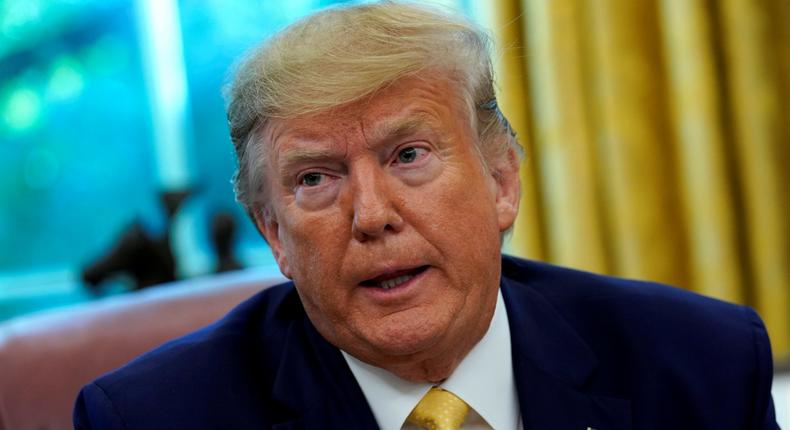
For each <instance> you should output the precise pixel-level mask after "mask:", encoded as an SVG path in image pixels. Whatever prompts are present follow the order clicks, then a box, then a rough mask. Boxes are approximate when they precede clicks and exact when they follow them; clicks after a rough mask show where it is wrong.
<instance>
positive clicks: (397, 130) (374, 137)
mask: <svg viewBox="0 0 790 430" xmlns="http://www.w3.org/2000/svg"><path fill="white" fill-rule="evenodd" d="M437 124H438V121H437V119H436V118H435V117H434V116H433V115H430V114H428V113H426V112H415V113H410V114H408V115H405V116H404V117H403V118H396V119H394V120H392V121H388V122H384V123H380V124H378V125H377V126H375V127H374V128H373V132H372V133H371V135H370V137H369V139H368V140H369V142H371V146H378V145H379V144H381V143H382V142H386V141H388V140H392V139H397V138H399V137H404V136H408V135H410V134H414V133H416V132H418V131H420V130H422V129H425V128H436V126H437ZM342 157H343V154H342V153H340V152H339V151H337V150H336V149H332V148H315V147H308V146H305V147H297V148H293V149H289V150H287V151H283V152H281V158H280V163H279V164H280V171H281V172H288V171H290V170H292V169H294V168H295V167H297V166H300V165H302V164H310V163H313V162H316V161H326V160H337V159H339V158H342Z"/></svg>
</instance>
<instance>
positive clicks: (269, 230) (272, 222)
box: [253, 206, 292, 279]
mask: <svg viewBox="0 0 790 430" xmlns="http://www.w3.org/2000/svg"><path fill="white" fill-rule="evenodd" d="M253 218H254V219H255V227H257V228H258V232H259V233H260V234H261V236H263V238H264V239H265V240H266V243H268V244H269V248H270V249H271V250H272V254H273V255H274V260H275V261H277V265H278V266H279V267H280V272H282V274H283V275H285V277H286V278H288V279H292V278H291V267H290V266H289V264H288V258H287V256H286V255H285V252H284V251H283V244H282V241H281V240H280V224H279V223H278V222H277V218H276V217H275V216H274V212H273V211H272V209H271V208H270V207H269V206H264V207H263V208H261V209H256V210H255V212H254V213H253Z"/></svg>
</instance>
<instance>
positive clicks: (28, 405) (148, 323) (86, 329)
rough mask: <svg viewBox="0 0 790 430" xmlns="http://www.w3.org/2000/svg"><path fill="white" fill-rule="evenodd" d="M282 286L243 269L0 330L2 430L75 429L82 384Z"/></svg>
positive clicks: (269, 273)
mask: <svg viewBox="0 0 790 430" xmlns="http://www.w3.org/2000/svg"><path fill="white" fill-rule="evenodd" d="M283 281H284V279H283V278H282V277H281V276H279V275H274V271H273V270H272V269H248V270H244V271H239V272H232V273H224V274H221V275H214V276H209V277H205V278H200V279H195V280H187V281H179V282H175V283H172V284H167V285H162V286H158V287H153V288H149V289H147V290H143V291H140V292H136V293H130V294H126V295H123V296H116V297H112V298H108V299H103V300H99V301H97V302H93V303H88V304H84V305H79V306H76V307H73V308H66V309H62V310H56V311H52V312H46V313H42V314H38V315H32V316H27V317H21V318H17V319H13V320H10V321H8V322H5V323H3V324H0V430H27V429H31V430H33V429H35V430H40V429H69V428H72V426H71V411H72V407H73V404H74V400H75V399H76V397H77V393H78V391H79V389H80V388H81V387H82V386H83V385H84V384H87V383H88V382H90V381H92V380H93V379H95V378H96V377H98V376H100V375H102V374H103V373H106V372H107V371H109V370H112V369H114V368H116V367H119V366H121V365H123V364H124V363H126V362H128V361H129V360H131V359H132V358H134V357H136V356H137V355H140V354H141V353H143V352H145V351H147V350H149V349H151V348H153V347H155V346H157V345H160V344H162V343H163V342H165V341H167V340H169V339H172V338H174V337H177V336H180V335H182V334H185V333H188V332H190V331H193V330H195V329H197V328H200V327H202V326H205V325H207V324H209V323H211V322H212V321H214V320H216V319H218V318H219V317H221V316H222V315H223V314H225V313H226V312H227V311H228V310H230V309H231V308H232V307H233V306H235V305H236V304H238V303H240V302H241V301H243V300H244V299H246V298H248V297H250V296H252V295H253V294H255V293H256V292H258V291H260V290H262V289H264V288H266V287H268V286H271V285H274V284H278V283H280V282H283Z"/></svg>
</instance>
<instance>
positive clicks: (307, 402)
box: [272, 316, 378, 430]
mask: <svg viewBox="0 0 790 430" xmlns="http://www.w3.org/2000/svg"><path fill="white" fill-rule="evenodd" d="M280 363H281V364H280V368H279V369H278V371H277V374H276V376H275V380H274V385H273V393H272V394H273V396H274V399H275V400H276V401H278V402H280V403H282V404H283V405H284V406H286V407H287V408H288V409H289V410H290V412H291V413H290V414H287V415H286V416H285V419H284V420H282V422H280V423H278V424H277V425H275V426H273V428H274V429H279V430H284V429H298V428H343V429H375V428H377V427H378V426H377V424H376V419H375V418H374V417H373V412H372V411H371V410H370V407H369V406H368V403H367V401H366V400H365V396H364V394H363V393H362V390H361V389H360V388H359V384H357V381H356V379H355V378H354V376H353V374H352V373H351V370H350V369H349V368H348V364H347V363H346V361H345V359H343V356H342V354H341V353H340V351H339V350H338V349H337V348H335V347H334V346H332V345H331V344H329V342H327V341H326V340H325V339H324V338H323V337H322V336H321V335H320V334H319V333H318V332H317V331H316V330H315V328H314V327H313V325H312V324H311V323H310V321H309V320H308V318H307V317H306V316H304V318H303V319H302V320H301V321H295V322H294V323H292V324H291V327H290V329H289V332H288V335H287V336H286V343H285V346H284V349H283V355H282V359H281V361H280Z"/></svg>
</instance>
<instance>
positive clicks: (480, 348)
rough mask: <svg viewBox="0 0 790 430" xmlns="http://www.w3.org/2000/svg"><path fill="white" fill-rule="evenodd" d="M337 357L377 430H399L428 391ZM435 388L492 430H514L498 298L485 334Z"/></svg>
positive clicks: (514, 398) (514, 404) (503, 315)
mask: <svg viewBox="0 0 790 430" xmlns="http://www.w3.org/2000/svg"><path fill="white" fill-rule="evenodd" d="M341 352H342V353H343V357H344V358H345V359H346V362H347V363H348V366H349V367H350V368H351V372H352V373H353V374H354V377H355V378H356V380H357V383H359V386H360V387H361V388H362V392H363V393H364V394H365V398H366V399H367V401H368V405H370V409H371V410H372V411H373V416H375V417H376V421H377V422H378V424H379V427H380V428H381V429H382V430H398V429H400V428H401V426H402V425H403V423H404V421H406V417H408V416H409V413H410V412H411V410H412V409H413V408H414V406H415V405H416V404H417V402H419V401H420V399H421V398H422V396H424V395H425V393H427V392H428V390H429V389H430V388H431V387H432V386H433V384H430V383H416V382H411V381H407V380H404V379H401V378H399V377H398V376H395V375H394V374H392V373H390V372H388V371H386V370H384V369H381V368H378V367H375V366H372V365H370V364H367V363H364V362H362V361H360V360H358V359H357V358H355V357H353V356H351V355H349V354H347V353H346V352H345V351H341ZM440 386H441V387H442V388H445V389H447V390H449V391H452V392H453V393H455V394H456V395H457V396H459V397H461V398H462V399H464V401H465V402H466V403H467V404H469V406H471V407H472V408H473V409H474V410H475V412H477V413H478V414H479V415H480V416H481V417H483V419H485V421H486V422H488V424H490V425H491V427H492V428H495V429H516V428H518V423H519V405H518V395H517V394H516V384H515V379H514V377H513V365H512V356H511V351H510V327H509V325H508V319H507V311H506V309H505V304H504V301H503V299H502V293H501V292H499V293H498V296H497V303H496V309H495V310H494V316H493V318H492V320H491V325H490V326H489V328H488V331H487V332H486V334H485V335H484V336H483V338H482V339H480V341H479V342H478V343H477V345H475V346H474V348H472V350H471V351H469V354H467V356H466V357H464V359H463V360H462V361H461V363H460V364H459V365H458V367H457V368H456V369H455V371H454V372H453V374H452V375H450V377H449V378H447V380H445V381H444V382H443V383H442V384H441V385H440Z"/></svg>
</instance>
